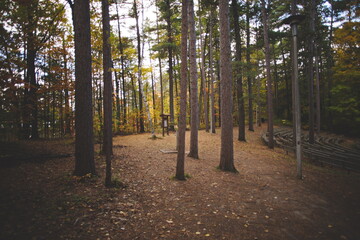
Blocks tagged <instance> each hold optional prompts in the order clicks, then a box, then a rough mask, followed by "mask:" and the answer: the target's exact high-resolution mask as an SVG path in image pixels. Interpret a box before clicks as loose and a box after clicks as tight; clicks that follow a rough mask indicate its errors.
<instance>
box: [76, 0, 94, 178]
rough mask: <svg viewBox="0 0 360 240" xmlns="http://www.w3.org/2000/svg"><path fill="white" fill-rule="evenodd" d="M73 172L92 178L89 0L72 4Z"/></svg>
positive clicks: (92, 146) (78, 0) (92, 145)
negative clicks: (73, 86)
mask: <svg viewBox="0 0 360 240" xmlns="http://www.w3.org/2000/svg"><path fill="white" fill-rule="evenodd" d="M74 25H75V29H74V30H75V79H76V80H75V100H76V101H75V111H76V112H75V127H76V135H75V171H74V175H76V176H84V175H86V174H89V173H90V174H95V163H94V143H93V114H92V93H91V92H92V87H91V39H90V7H89V0H75V3H74Z"/></svg>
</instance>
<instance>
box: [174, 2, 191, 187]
mask: <svg viewBox="0 0 360 240" xmlns="http://www.w3.org/2000/svg"><path fill="white" fill-rule="evenodd" d="M187 12H188V0H182V10H181V79H180V95H181V97H180V116H179V128H178V135H177V149H178V154H177V164H176V175H175V176H176V178H177V179H179V180H185V170H184V169H185V130H186V98H187V97H186V95H187V94H186V82H187V71H188V69H187V35H188V13H187Z"/></svg>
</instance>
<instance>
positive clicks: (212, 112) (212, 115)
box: [206, 9, 216, 133]
mask: <svg viewBox="0 0 360 240" xmlns="http://www.w3.org/2000/svg"><path fill="white" fill-rule="evenodd" d="M214 12H215V11H214V10H213V9H212V10H211V16H210V22H211V23H210V35H209V42H210V43H209V73H210V103H211V106H210V119H211V122H210V129H211V133H215V132H216V130H215V89H214V82H215V76H214V69H213V65H214V64H213V57H214V56H213V28H214V18H215V16H214ZM206 102H207V99H206ZM206 106H207V104H206Z"/></svg>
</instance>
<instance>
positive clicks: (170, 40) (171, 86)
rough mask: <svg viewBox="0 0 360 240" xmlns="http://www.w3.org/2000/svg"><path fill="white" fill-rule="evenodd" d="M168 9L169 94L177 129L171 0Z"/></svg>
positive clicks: (166, 0)
mask: <svg viewBox="0 0 360 240" xmlns="http://www.w3.org/2000/svg"><path fill="white" fill-rule="evenodd" d="M165 3H166V6H167V9H168V11H169V13H168V14H166V18H165V21H166V29H167V38H168V45H169V46H168V52H169V95H170V97H169V98H170V126H169V128H170V130H171V131H175V128H174V124H175V121H174V77H173V46H172V45H173V38H172V26H171V14H170V12H171V6H170V0H165Z"/></svg>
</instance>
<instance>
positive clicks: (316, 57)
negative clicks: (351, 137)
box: [315, 45, 321, 134]
mask: <svg viewBox="0 0 360 240" xmlns="http://www.w3.org/2000/svg"><path fill="white" fill-rule="evenodd" d="M315 74H316V133H317V134H320V127H321V126H320V123H321V117H320V116H321V108H320V72H319V56H318V47H317V45H315Z"/></svg>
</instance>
